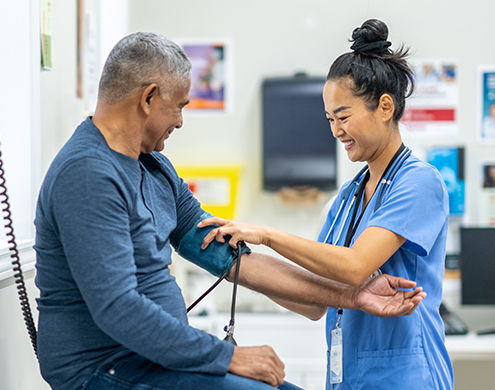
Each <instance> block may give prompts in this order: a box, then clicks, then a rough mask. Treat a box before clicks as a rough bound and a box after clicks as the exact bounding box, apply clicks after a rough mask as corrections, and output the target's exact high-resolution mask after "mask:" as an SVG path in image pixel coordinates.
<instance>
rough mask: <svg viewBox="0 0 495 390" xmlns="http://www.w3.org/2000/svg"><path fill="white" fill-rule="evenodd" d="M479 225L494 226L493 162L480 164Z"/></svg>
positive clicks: (494, 168)
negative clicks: (481, 179) (481, 180)
mask: <svg viewBox="0 0 495 390" xmlns="http://www.w3.org/2000/svg"><path fill="white" fill-rule="evenodd" d="M482 178H483V183H482V188H481V210H480V212H481V213H480V214H481V218H480V219H481V221H480V222H481V223H482V224H483V225H490V226H495V162H485V163H483V164H482Z"/></svg>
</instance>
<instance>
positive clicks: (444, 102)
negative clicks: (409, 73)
mask: <svg viewBox="0 0 495 390" xmlns="http://www.w3.org/2000/svg"><path fill="white" fill-rule="evenodd" d="M411 65H412V67H413V69H414V83H415V89H414V93H413V95H412V96H411V97H410V98H409V99H408V100H407V101H406V109H405V111H404V116H403V117H402V120H401V127H402V128H405V129H406V130H408V131H409V132H411V133H413V134H414V135H420V136H428V137H439V136H445V135H448V136H452V135H456V134H457V133H458V131H459V129H458V123H457V116H458V114H457V113H458V106H459V86H458V77H457V69H458V67H457V63H456V62H455V61H453V60H413V61H411Z"/></svg>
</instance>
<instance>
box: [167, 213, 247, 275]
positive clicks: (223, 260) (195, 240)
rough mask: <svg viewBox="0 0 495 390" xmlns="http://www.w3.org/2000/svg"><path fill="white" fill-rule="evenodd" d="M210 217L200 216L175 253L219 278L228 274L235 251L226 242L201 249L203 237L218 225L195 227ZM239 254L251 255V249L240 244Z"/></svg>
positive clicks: (214, 242)
mask: <svg viewBox="0 0 495 390" xmlns="http://www.w3.org/2000/svg"><path fill="white" fill-rule="evenodd" d="M211 216H212V215H211V214H209V213H206V212H205V213H204V214H203V215H201V217H200V218H199V219H198V220H197V221H196V222H194V225H193V226H192V228H191V229H190V230H189V231H188V232H187V233H186V234H184V236H183V237H182V239H181V240H180V243H179V246H178V248H176V249H177V253H179V255H181V256H182V257H184V258H185V259H187V260H189V261H190V262H192V263H194V264H196V265H197V266H199V267H201V268H204V269H205V270H207V271H208V272H210V273H212V274H213V275H215V276H218V277H219V276H223V275H225V274H227V273H228V272H229V270H230V268H231V267H232V264H233V263H234V260H235V258H236V257H237V249H233V248H232V247H231V246H230V245H229V244H228V243H227V242H225V243H221V242H218V241H215V240H214V241H212V242H211V243H210V245H208V247H207V248H206V249H201V244H202V242H203V239H204V238H205V236H206V235H207V234H208V233H209V232H210V231H211V230H213V229H215V228H216V227H218V225H212V226H207V227H204V228H198V227H197V225H198V223H199V222H200V221H202V220H203V219H206V218H210V217H211ZM227 241H228V240H227ZM241 253H242V254H245V253H251V249H249V247H248V246H247V245H246V244H245V243H244V242H242V243H241Z"/></svg>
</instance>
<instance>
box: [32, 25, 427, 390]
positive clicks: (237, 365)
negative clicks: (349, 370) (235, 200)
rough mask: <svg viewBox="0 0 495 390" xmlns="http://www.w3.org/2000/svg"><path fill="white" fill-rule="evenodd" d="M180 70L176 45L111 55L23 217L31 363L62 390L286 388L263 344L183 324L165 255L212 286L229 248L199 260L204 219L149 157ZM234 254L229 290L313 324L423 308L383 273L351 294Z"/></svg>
mask: <svg viewBox="0 0 495 390" xmlns="http://www.w3.org/2000/svg"><path fill="white" fill-rule="evenodd" d="M190 70H191V64H190V62H189V60H188V58H187V56H186V55H185V53H184V52H183V51H182V49H181V48H180V47H179V46H177V45H176V44H175V43H173V42H171V41H169V40H167V39H165V38H164V37H161V36H159V35H156V34H150V33H135V34H131V35H129V36H127V37H125V38H123V39H122V40H121V41H120V42H118V43H117V45H116V46H115V47H114V48H113V50H112V51H111V53H110V55H109V57H108V59H107V62H106V64H105V67H104V69H103V73H102V76H101V80H100V86H99V95H98V102H97V106H96V110H95V114H94V116H93V117H88V118H87V119H86V120H85V121H84V122H82V123H81V124H80V125H79V126H78V128H77V129H76V131H75V132H74V134H73V135H72V137H71V139H70V140H69V141H68V142H67V143H66V144H65V146H64V147H63V148H62V149H61V151H60V152H59V153H58V155H57V156H56V157H55V159H54V161H53V162H52V164H51V166H50V169H49V170H48V172H47V174H46V177H45V180H44V182H43V185H42V188H41V191H40V195H39V200H38V206H37V212H36V221H35V223H36V244H35V249H36V252H37V261H36V268H37V275H36V284H37V286H38V287H39V289H40V298H39V299H38V309H39V332H38V355H39V361H40V367H41V373H42V375H43V377H44V378H45V379H46V381H47V382H48V383H49V384H50V385H51V386H52V388H53V389H55V390H65V389H71V390H72V389H86V390H96V389H144V388H146V389H176V388H180V389H183V390H186V389H217V390H218V389H260V390H261V389H270V388H273V387H271V386H280V387H279V388H280V389H296V388H297V387H296V386H294V385H291V384H289V383H287V382H284V375H285V374H284V366H283V363H282V362H281V361H280V359H279V358H278V356H277V355H276V354H275V352H274V351H273V350H272V349H271V348H270V347H267V346H255V347H239V346H234V345H233V344H230V343H228V342H226V341H223V340H219V339H218V338H216V337H214V336H212V335H209V334H207V333H205V332H203V331H200V330H197V329H194V328H192V327H190V326H189V325H188V321H187V314H186V308H185V304H184V300H183V298H182V295H181V291H180V289H179V287H178V286H177V284H176V282H175V278H174V277H173V276H172V275H171V274H170V269H169V266H170V264H171V253H172V249H171V246H172V247H174V248H175V249H176V250H177V251H178V253H180V254H181V255H182V256H183V257H185V258H186V259H188V260H190V261H192V262H194V263H196V264H197V265H199V266H201V267H203V268H205V269H206V270H208V271H209V272H211V273H213V274H215V275H226V274H227V275H229V277H230V273H231V272H232V271H231V268H235V267H232V264H233V256H232V253H231V250H230V247H229V245H228V244H226V243H220V242H213V243H212V244H211V245H210V246H209V247H208V249H206V250H201V249H200V246H201V242H202V240H203V238H204V236H205V235H206V234H207V233H208V231H209V230H210V229H211V228H206V229H199V228H198V227H197V226H196V225H197V224H198V222H199V221H201V220H202V219H205V218H207V217H209V216H210V215H209V214H208V213H205V212H204V211H203V210H202V209H201V207H200V205H199V203H198V202H197V200H195V199H194V197H193V196H192V194H191V192H190V191H189V189H188V186H187V184H186V183H184V182H183V181H182V180H181V179H180V178H179V177H178V176H177V173H176V172H175V170H174V168H173V166H172V164H171V163H170V162H169V161H168V159H167V158H166V157H165V156H163V155H162V154H160V153H159V152H160V151H162V150H163V149H164V142H165V140H166V139H167V138H168V137H169V136H170V135H171V134H172V132H173V131H174V130H175V129H178V128H180V127H181V126H182V121H183V119H182V109H183V108H184V107H185V106H186V105H187V103H188V93H189V89H190ZM242 251H243V260H242V261H243V266H242V269H241V274H240V282H241V283H242V284H244V285H245V286H247V287H249V288H252V289H254V290H257V291H260V292H263V293H264V294H266V295H268V296H271V297H272V298H273V299H274V300H276V301H278V302H279V303H281V304H283V305H285V306H286V307H289V308H291V309H292V310H294V311H296V312H299V313H301V314H304V315H306V316H308V317H310V318H312V319H317V318H320V317H321V316H322V315H323V314H324V313H325V308H326V306H329V305H331V306H340V307H351V308H359V309H362V310H365V311H368V312H370V313H372V314H380V315H387V316H391V315H401V314H407V313H410V312H411V311H413V310H414V309H415V307H416V306H417V304H418V303H419V302H420V301H421V299H422V298H423V297H424V294H422V293H420V291H419V290H415V291H413V292H404V291H399V290H397V289H396V288H395V287H404V288H409V287H412V286H413V285H414V283H412V282H408V281H405V280H404V279H400V278H393V277H390V276H387V275H382V276H380V277H378V278H375V279H373V280H372V281H371V282H369V283H367V284H366V286H361V287H357V288H353V287H351V286H346V285H343V284H341V283H337V282H334V281H331V280H328V279H324V278H321V277H319V276H317V275H313V274H311V273H309V272H307V271H305V270H302V269H300V268H296V267H295V266H292V265H289V264H287V263H285V262H283V261H280V260H277V259H274V258H271V257H269V256H265V255H261V254H255V253H250V250H249V249H248V248H247V247H244V248H243V249H242Z"/></svg>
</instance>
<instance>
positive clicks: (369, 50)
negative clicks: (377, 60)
mask: <svg viewBox="0 0 495 390" xmlns="http://www.w3.org/2000/svg"><path fill="white" fill-rule="evenodd" d="M387 37H388V28H387V26H386V24H385V23H383V22H382V21H381V20H378V19H370V20H367V21H366V22H364V23H363V25H362V26H361V27H357V28H355V29H354V31H353V32H352V40H351V41H353V42H354V43H353V44H352V46H351V49H352V50H354V51H355V52H358V53H365V54H383V53H386V52H387V51H388V48H389V47H390V46H391V45H392V43H391V42H389V41H387Z"/></svg>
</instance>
